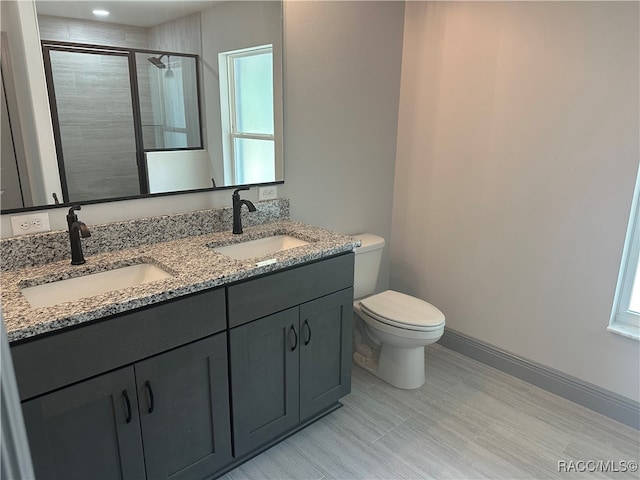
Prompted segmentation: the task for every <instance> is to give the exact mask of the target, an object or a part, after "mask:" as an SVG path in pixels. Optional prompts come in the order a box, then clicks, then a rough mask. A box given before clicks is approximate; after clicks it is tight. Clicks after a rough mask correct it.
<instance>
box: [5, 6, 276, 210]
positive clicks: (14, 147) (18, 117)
mask: <svg viewBox="0 0 640 480" xmlns="http://www.w3.org/2000/svg"><path fill="white" fill-rule="evenodd" d="M100 10H102V11H103V12H100ZM105 12H108V14H107V13H105ZM2 120H3V121H2V170H1V172H0V180H1V181H2V195H1V196H0V207H1V208H2V212H3V213H11V212H15V211H20V210H29V209H33V208H40V207H43V206H48V205H54V204H56V203H60V204H68V203H76V202H82V203H88V202H101V201H111V200H118V199H125V198H126V199H130V198H138V197H147V196H152V195H159V194H174V193H182V192H191V191H197V190H209V189H215V188H227V187H231V186H237V185H253V184H263V183H273V182H281V181H283V180H284V168H283V140H282V124H283V122H282V2H280V1H241V2H238V1H226V2H225V1H222V2H220V1H188V0H176V1H169V0H163V1H150V0H143V1H126V2H124V1H119V0H107V1H91V2H87V1H82V0H81V1H68V0H64V1H54V0H37V1H35V2H33V3H32V2H25V1H6V2H5V1H3V2H2Z"/></svg>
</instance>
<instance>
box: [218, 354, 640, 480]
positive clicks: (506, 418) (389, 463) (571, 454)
mask: <svg viewBox="0 0 640 480" xmlns="http://www.w3.org/2000/svg"><path fill="white" fill-rule="evenodd" d="M425 357H426V376H427V382H426V384H425V385H424V386H423V387H421V388H420V389H417V390H399V389H396V388H393V387H391V386H390V385H388V384H386V383H385V382H383V381H381V380H379V379H377V378H376V377H374V376H372V375H370V374H369V373H367V372H365V371H364V370H362V369H361V368H359V367H357V366H354V367H353V379H352V380H353V381H352V392H351V394H349V395H348V396H346V397H345V398H344V399H343V401H342V403H343V404H344V407H343V408H341V409H339V410H337V411H335V412H333V413H331V414H329V415H328V416H326V417H324V418H322V419H320V420H319V421H317V422H316V423H314V424H312V425H310V426H309V427H307V428H306V429H304V430H302V431H301V432H298V433H297V434H295V435H293V436H292V437H290V438H288V439H287V440H285V441H283V442H281V443H279V444H278V445H276V446H274V447H272V448H271V449H269V450H267V451H266V452H264V453H262V454H261V455H259V456H257V457H255V458H254V459H252V460H250V461H249V462H247V463H245V464H243V465H241V466H239V467H238V468H236V469H235V470H233V471H231V472H229V473H228V474H227V475H226V476H225V477H223V478H224V479H225V480H238V479H325V478H326V479H421V478H435V479H468V478H469V479H475V478H490V479H494V478H495V479H546V478H566V479H577V478H612V479H620V480H622V479H640V473H638V472H637V471H636V472H630V471H626V472H622V471H618V472H615V471H609V472H606V471H604V470H605V468H604V467H602V468H600V469H598V468H597V466H595V464H593V463H580V461H584V462H587V461H598V460H603V461H611V462H615V463H610V464H609V469H610V470H614V469H617V470H623V469H624V468H623V466H622V464H620V463H619V462H621V461H630V460H633V461H636V462H637V461H638V460H639V457H640V432H638V431H637V430H635V429H633V428H630V427H627V426H626V425H623V424H621V423H618V422H616V421H614V420H611V419H609V418H607V417H605V416H603V415H600V414H598V413H595V412H593V411H591V410H589V409H587V408H584V407H581V406H580V405H577V404H575V403H573V402H570V401H568V400H565V399H563V398H561V397H558V396H556V395H554V394H551V393H549V392H546V391H545V390H542V389H540V388H537V387H535V386H533V385H530V384H528V383H526V382H524V381H522V380H519V379H517V378H514V377H512V376H510V375H507V374H505V373H502V372H500V371H498V370H496V369H494V368H491V367H488V366H486V365H484V364H482V363H479V362H476V361H475V360H472V359H470V358H468V357H465V356H464V355H460V354H458V353H456V352H454V351H452V350H449V349H447V348H445V347H442V346H440V345H438V344H434V345H430V346H429V347H428V348H427V353H426V355H425ZM559 462H560V463H559ZM562 462H564V463H562ZM563 468H564V469H565V470H569V471H559V470H562V469H563ZM573 468H575V469H580V470H583V469H585V468H588V469H589V470H592V469H594V468H595V469H596V470H599V471H595V472H589V471H582V472H580V471H571V469H573Z"/></svg>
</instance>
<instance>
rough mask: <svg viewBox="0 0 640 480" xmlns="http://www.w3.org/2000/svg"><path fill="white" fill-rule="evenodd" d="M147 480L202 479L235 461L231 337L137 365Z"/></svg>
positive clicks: (199, 343) (202, 342) (208, 340)
mask: <svg viewBox="0 0 640 480" xmlns="http://www.w3.org/2000/svg"><path fill="white" fill-rule="evenodd" d="M135 372H136V381H137V384H138V396H139V405H140V423H141V426H142V437H143V439H144V454H145V460H146V466H147V479H148V480H153V479H169V478H170V479H199V478H205V477H208V476H210V474H212V473H213V472H215V471H216V470H218V469H220V468H221V467H222V466H223V465H225V464H226V463H228V462H230V461H231V460H232V456H231V431H230V426H229V390H228V370H227V339H226V334H224V333H223V334H218V335H214V336H212V337H208V338H205V339H204V340H199V341H197V342H194V343H192V344H189V345H186V346H184V347H180V348H178V349H176V350H172V351H170V352H167V353H164V354H162V355H158V356H156V357H152V358H150V359H148V360H144V361H142V362H138V363H136V364H135Z"/></svg>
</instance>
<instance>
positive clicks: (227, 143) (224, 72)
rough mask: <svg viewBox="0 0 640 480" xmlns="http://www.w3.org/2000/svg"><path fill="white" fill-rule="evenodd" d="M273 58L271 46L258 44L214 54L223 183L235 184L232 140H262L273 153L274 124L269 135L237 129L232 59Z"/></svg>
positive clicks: (236, 178) (235, 164)
mask: <svg viewBox="0 0 640 480" xmlns="http://www.w3.org/2000/svg"><path fill="white" fill-rule="evenodd" d="M266 53H270V54H272V55H273V44H265V45H258V46H255V47H249V48H242V49H239V50H232V51H228V52H220V53H219V54H218V67H219V78H220V113H221V126H222V138H223V141H222V157H223V164H224V179H225V182H230V183H231V184H236V183H239V182H238V177H239V173H238V160H237V158H236V152H235V140H236V139H250V140H266V141H271V142H273V145H274V152H275V148H276V137H275V128H276V127H275V124H274V132H273V134H262V133H255V132H244V131H242V132H241V131H239V130H238V129H237V121H236V108H235V107H236V99H235V87H234V85H235V78H234V75H235V70H234V66H233V60H234V59H235V58H239V57H250V56H254V55H264V54H266Z"/></svg>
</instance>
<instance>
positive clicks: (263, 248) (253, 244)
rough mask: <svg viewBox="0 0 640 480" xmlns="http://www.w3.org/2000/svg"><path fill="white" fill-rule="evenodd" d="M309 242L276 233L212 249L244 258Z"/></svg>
mask: <svg viewBox="0 0 640 480" xmlns="http://www.w3.org/2000/svg"><path fill="white" fill-rule="evenodd" d="M308 244H309V242H305V241H304V240H300V239H299V238H296V237H291V236H289V235H276V236H274V237H266V238H259V239H257V240H249V241H247V242H240V243H234V244H232V245H224V246H222V247H215V248H214V250H215V251H216V252H218V253H222V254H223V255H226V256H227V257H231V258H235V259H236V260H244V259H247V258H254V257H263V256H265V255H269V254H271V253H276V252H280V251H282V250H289V249H290V248H295V247H300V246H302V245H308Z"/></svg>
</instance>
